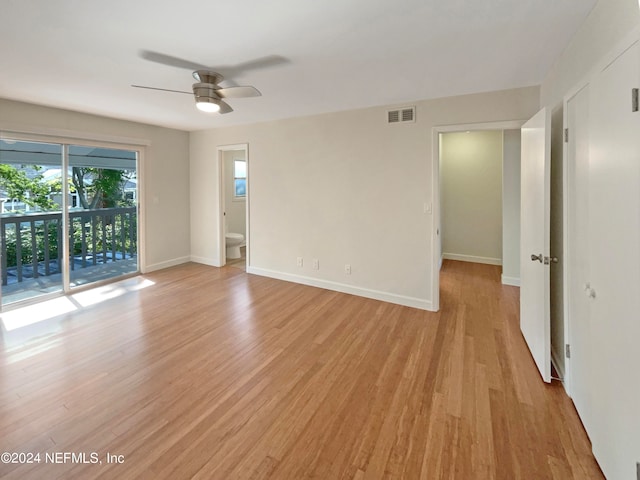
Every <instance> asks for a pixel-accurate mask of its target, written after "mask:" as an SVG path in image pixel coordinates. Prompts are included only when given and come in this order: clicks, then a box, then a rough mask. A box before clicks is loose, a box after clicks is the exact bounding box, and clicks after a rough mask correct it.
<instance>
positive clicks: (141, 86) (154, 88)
mask: <svg viewBox="0 0 640 480" xmlns="http://www.w3.org/2000/svg"><path fill="white" fill-rule="evenodd" d="M131 86H132V87H135V88H146V89H147V90H160V91H161V92H172V93H186V94H188V95H193V92H183V91H182V90H170V89H168V88H156V87H145V86H144V85H131Z"/></svg>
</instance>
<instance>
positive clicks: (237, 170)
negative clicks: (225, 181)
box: [233, 160, 247, 200]
mask: <svg viewBox="0 0 640 480" xmlns="http://www.w3.org/2000/svg"><path fill="white" fill-rule="evenodd" d="M246 196H247V162H246V161H245V160H234V161H233V199H234V200H244V199H245V198H246Z"/></svg>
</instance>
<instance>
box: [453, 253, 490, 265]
mask: <svg viewBox="0 0 640 480" xmlns="http://www.w3.org/2000/svg"><path fill="white" fill-rule="evenodd" d="M442 258H444V259H445V260H458V261H459V262H471V263H485V264H487V265H502V259H501V258H491V257H476V256H474V255H460V254H457V253H443V254H442Z"/></svg>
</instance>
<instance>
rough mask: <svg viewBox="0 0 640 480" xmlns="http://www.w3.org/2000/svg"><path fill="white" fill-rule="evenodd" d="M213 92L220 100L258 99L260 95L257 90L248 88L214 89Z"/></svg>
mask: <svg viewBox="0 0 640 480" xmlns="http://www.w3.org/2000/svg"><path fill="white" fill-rule="evenodd" d="M215 92H216V95H218V96H219V97H220V98H243V97H259V96H261V95H262V94H261V93H260V92H259V91H258V89H257V88H255V87H249V86H244V87H226V88H216V89H215Z"/></svg>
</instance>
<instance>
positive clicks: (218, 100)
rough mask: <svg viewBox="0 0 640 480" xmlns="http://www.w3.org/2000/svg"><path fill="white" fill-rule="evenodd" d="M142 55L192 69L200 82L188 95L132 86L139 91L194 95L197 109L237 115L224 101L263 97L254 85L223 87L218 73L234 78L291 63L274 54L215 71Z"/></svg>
mask: <svg viewBox="0 0 640 480" xmlns="http://www.w3.org/2000/svg"><path fill="white" fill-rule="evenodd" d="M140 56H141V57H142V58H144V59H145V60H149V61H152V62H156V63H160V64H163V65H168V66H172V67H179V68H188V69H190V70H193V78H195V79H196V83H194V84H193V85H192V90H193V92H185V91H182V90H170V89H167V88H157V87H148V86H144V85H131V86H132V87H136V88H146V89H149V90H160V91H163V92H172V93H186V94H188V95H193V96H194V97H195V100H196V107H197V108H198V109H199V110H201V111H203V112H208V113H215V112H218V113H221V114H222V113H229V112H233V108H231V106H230V105H229V104H228V103H226V102H225V101H224V100H223V99H226V98H243V97H259V96H261V95H262V94H261V93H260V92H259V91H258V89H256V88H255V87H252V86H229V87H222V86H220V82H222V80H224V77H223V76H222V74H220V73H218V72H217V71H214V70H220V71H224V72H227V73H229V74H231V75H233V74H238V73H240V72H241V71H244V70H249V69H256V68H265V67H271V66H275V65H278V64H281V63H287V62H288V60H287V59H285V58H283V57H279V56H277V55H271V56H267V57H262V58H258V59H256V60H252V61H249V62H245V63H241V64H238V65H230V66H226V67H220V68H216V69H212V68H209V67H206V66H204V65H199V64H197V63H193V62H190V61H188V60H183V59H181V58H177V57H172V56H170V55H165V54H163V53H157V52H152V51H149V50H142V51H141V52H140Z"/></svg>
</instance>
